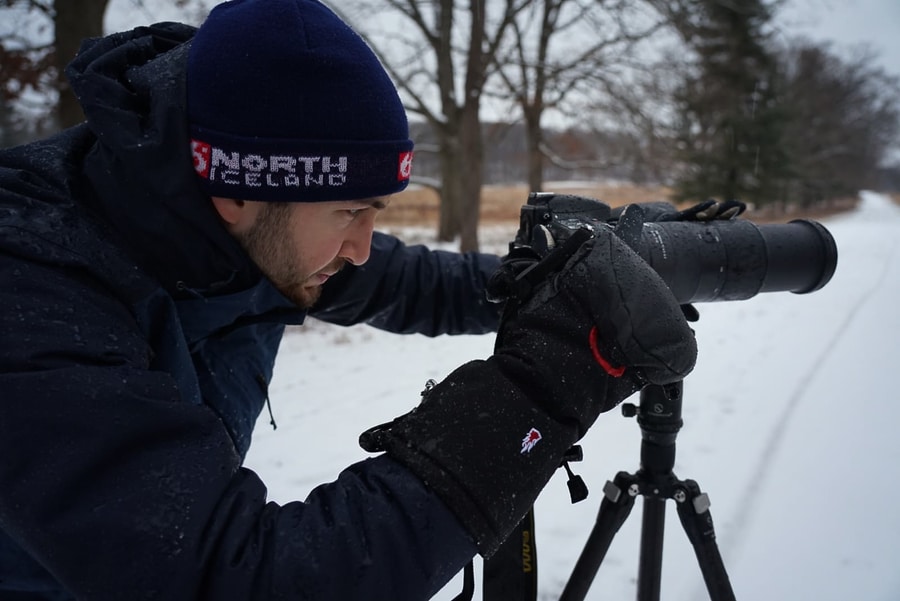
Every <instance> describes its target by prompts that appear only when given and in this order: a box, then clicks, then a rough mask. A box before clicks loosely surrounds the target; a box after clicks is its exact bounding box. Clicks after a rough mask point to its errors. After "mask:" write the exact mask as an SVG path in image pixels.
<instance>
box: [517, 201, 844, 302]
mask: <svg viewBox="0 0 900 601" xmlns="http://www.w3.org/2000/svg"><path fill="white" fill-rule="evenodd" d="M611 222H612V213H611V210H610V207H609V206H608V205H606V204H604V203H602V202H600V201H598V200H594V199H592V198H586V197H582V196H572V195H565V194H552V193H544V192H539V193H533V194H531V195H529V197H528V202H527V204H526V205H524V206H523V207H522V210H521V213H520V224H519V231H518V233H517V234H516V239H515V240H514V241H513V242H512V243H511V244H510V251H511V252H512V251H513V249H515V248H522V247H527V248H530V249H531V251H533V252H534V254H536V255H537V256H539V257H542V256H545V255H546V254H547V252H549V247H550V246H551V245H552V246H557V245H559V244H561V243H564V242H565V241H566V240H567V239H568V238H569V237H571V236H572V234H573V233H575V232H577V231H578V230H581V229H585V228H587V229H590V230H592V231H593V232H594V235H596V233H597V231H598V229H599V228H609V227H612V226H611V225H610V223H611ZM540 232H547V233H548V234H549V238H550V239H549V240H547V239H546V238H547V236H544V235H542V234H540ZM635 242H636V243H634V242H633V243H632V244H633V246H635V248H634V250H635V251H637V252H638V254H640V256H641V258H642V259H644V261H646V262H647V263H648V264H649V265H650V266H651V267H652V268H653V269H654V271H656V272H657V273H658V274H659V275H660V277H662V279H663V281H664V282H665V283H666V285H667V286H668V287H669V288H670V289H671V290H672V292H673V294H674V295H675V298H676V299H677V300H678V301H679V302H681V303H682V304H688V303H697V302H713V301H733V300H745V299H748V298H751V297H753V296H756V295H757V294H759V293H761V292H794V293H797V294H805V293H808V292H813V291H815V290H819V289H820V288H822V287H823V286H824V285H825V284H827V283H828V282H829V281H830V280H831V277H832V276H833V275H834V271H835V268H836V267H837V254H838V253H837V245H836V244H835V241H834V238H833V237H832V235H831V233H830V232H829V231H828V230H827V229H825V227H824V226H823V225H822V224H820V223H818V222H816V221H810V220H807V219H798V220H795V221H791V222H789V223H783V224H764V225H757V224H755V223H753V222H751V221H748V220H746V219H728V220H720V221H715V220H714V221H651V222H648V223H644V224H643V227H642V230H641V235H640V239H639V240H636V241H635Z"/></svg>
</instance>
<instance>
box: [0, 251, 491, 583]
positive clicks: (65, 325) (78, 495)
mask: <svg viewBox="0 0 900 601" xmlns="http://www.w3.org/2000/svg"><path fill="white" fill-rule="evenodd" d="M73 271H74V270H67V271H65V272H64V271H62V270H59V269H55V268H52V267H46V266H43V265H38V264H35V263H26V262H21V261H12V260H10V259H9V257H4V256H0V282H2V285H0V306H2V307H3V311H2V312H0V530H2V531H3V533H5V535H6V537H8V538H9V539H10V540H11V541H12V542H13V543H15V544H16V545H18V547H20V548H21V549H22V550H23V551H24V553H26V554H27V555H29V556H30V557H31V558H33V559H34V560H36V562H37V563H39V564H40V565H42V566H43V568H45V569H46V571H47V572H49V574H50V575H52V577H53V578H54V579H55V580H56V581H58V582H59V583H61V585H62V586H63V587H64V588H65V589H67V590H68V591H69V592H70V593H72V594H73V595H74V596H75V597H77V598H84V599H92V600H106V599H135V598H154V599H166V600H181V599H217V600H221V599H248V600H250V599H413V598H427V597H428V596H430V595H431V594H433V593H434V592H435V591H437V590H438V589H439V588H440V587H441V586H442V585H443V584H444V583H445V582H447V581H448V580H449V579H450V578H451V576H452V575H453V574H455V573H456V572H457V571H458V570H459V569H461V568H462V566H463V565H464V564H465V563H466V562H467V561H468V560H469V559H470V558H471V557H472V556H473V554H474V552H475V549H474V545H473V544H472V543H471V541H470V540H469V539H468V537H467V536H466V535H465V533H464V531H463V530H462V528H461V527H460V525H459V524H458V523H457V521H456V520H455V519H454V518H453V517H452V515H451V514H450V513H449V511H448V510H447V509H446V507H445V506H444V505H442V504H441V502H440V501H439V500H438V499H437V498H436V497H435V496H434V495H433V494H432V493H431V492H430V491H429V490H428V489H427V488H426V487H425V486H424V485H423V484H422V483H421V482H420V481H419V480H418V479H416V478H415V477H413V476H412V475H411V474H410V473H409V472H408V471H406V470H405V469H404V468H402V467H400V466H399V465H398V464H396V463H394V462H393V461H392V460H390V459H388V458H386V457H379V458H376V459H371V460H368V461H364V462H361V463H359V464H356V465H353V466H350V467H349V468H347V469H346V470H345V471H344V472H342V473H341V474H340V475H339V477H338V478H337V479H336V480H335V481H334V482H332V483H330V484H325V485H322V486H321V487H319V488H317V489H315V490H314V491H313V492H312V493H311V494H310V496H309V497H308V498H307V499H306V500H305V501H303V502H299V501H298V502H292V503H287V504H285V505H277V504H275V503H267V502H266V489H265V486H264V485H263V483H262V482H261V481H260V480H259V478H258V477H257V476H256V475H255V474H254V473H252V472H251V471H248V470H246V469H243V468H241V467H240V459H239V456H238V454H237V453H236V452H235V449H234V447H233V445H232V442H231V440H230V438H229V436H228V434H227V433H226V430H225V427H224V426H223V424H222V422H221V421H220V420H219V419H218V418H217V417H216V416H215V414H214V413H213V412H212V411H211V410H210V409H209V408H208V407H206V406H204V405H200V404H192V403H189V402H186V401H185V400H184V399H182V398H181V396H180V393H179V388H178V384H177V383H176V381H175V380H174V379H173V378H172V377H171V376H170V375H169V374H168V373H166V372H163V371H155V370H152V369H150V368H149V366H150V360H151V355H152V353H151V349H150V348H148V346H147V344H146V342H145V341H144V339H143V338H142V337H141V335H140V334H139V332H138V328H136V326H135V322H134V318H133V316H132V315H131V313H130V312H129V311H128V310H127V309H126V308H125V307H124V305H122V304H121V303H119V302H118V301H116V300H115V299H113V298H111V297H110V296H109V294H108V293H107V292H106V291H105V290H104V289H103V288H102V287H101V286H100V285H98V284H96V283H95V282H93V281H91V280H90V279H88V278H87V277H84V276H79V275H77V273H73ZM0 547H2V546H0ZM3 565H4V562H3V561H2V560H0V572H2V571H3ZM7 565H9V564H7ZM8 576H9V575H4V574H2V573H0V590H2V587H3V583H4V582H13V581H15V579H14V578H10V577H8ZM13 576H14V575H13Z"/></svg>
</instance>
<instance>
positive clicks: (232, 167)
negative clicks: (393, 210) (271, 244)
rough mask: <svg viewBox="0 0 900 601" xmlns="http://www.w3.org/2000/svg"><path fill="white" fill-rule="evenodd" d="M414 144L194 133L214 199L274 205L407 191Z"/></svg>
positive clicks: (200, 171) (200, 170) (197, 159)
mask: <svg viewBox="0 0 900 601" xmlns="http://www.w3.org/2000/svg"><path fill="white" fill-rule="evenodd" d="M412 148H413V144H412V142H411V141H410V140H396V141H377V142H375V141H359V140H285V139H277V138H249V137H242V136H235V135H234V134H221V133H219V132H216V131H214V130H210V129H205V128H201V127H196V126H193V127H191V151H192V154H193V157H194V169H195V170H196V171H197V175H199V176H200V184H201V187H202V188H203V189H204V190H205V191H206V192H207V193H208V194H209V195H210V196H221V197H224V198H241V199H244V200H261V201H271V202H286V201H297V202H315V201H327V200H358V199H363V198H371V197H376V196H388V195H390V194H395V193H397V192H401V191H402V190H404V189H406V187H407V185H408V184H409V176H410V171H411V169H412V155H413V153H412Z"/></svg>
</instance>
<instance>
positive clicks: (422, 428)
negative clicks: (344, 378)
mask: <svg viewBox="0 0 900 601" xmlns="http://www.w3.org/2000/svg"><path fill="white" fill-rule="evenodd" d="M463 383H464V385H463ZM364 436H365V437H366V442H367V446H366V448H367V449H368V450H383V451H385V452H386V453H387V454H388V455H389V456H391V457H392V458H393V459H394V460H396V461H397V462H399V463H401V464H402V465H404V466H405V467H406V468H407V469H409V470H410V471H411V472H413V473H414V474H416V476H418V477H419V478H421V479H422V481H423V482H425V484H426V485H427V486H428V487H429V488H431V489H432V490H434V491H435V493H436V494H437V495H438V496H439V497H440V498H441V499H442V500H443V501H444V503H445V504H446V505H447V506H448V507H449V508H450V510H451V511H452V512H453V513H454V514H455V515H456V516H457V518H458V519H459V521H460V523H461V524H462V525H463V527H464V528H465V529H466V530H467V531H468V533H469V534H470V536H471V537H472V538H473V540H474V541H475V544H476V545H477V547H478V552H479V554H481V555H482V556H483V557H490V556H491V555H492V554H493V553H494V552H495V551H496V550H497V548H498V547H499V546H500V544H501V543H502V542H503V541H504V540H505V539H506V537H507V536H508V535H509V534H510V532H512V530H513V529H514V528H515V527H516V525H517V524H518V523H519V522H520V521H521V520H522V518H523V517H524V516H525V514H526V513H527V512H528V510H529V509H530V508H531V506H532V505H533V504H534V501H535V499H536V498H537V496H538V494H539V493H540V491H541V489H542V488H543V487H544V486H545V485H546V483H547V481H548V480H549V479H550V477H551V476H552V475H553V473H554V472H555V471H556V469H557V468H558V467H559V466H560V463H561V461H562V458H563V456H564V454H565V452H566V451H567V450H568V449H569V448H571V446H572V445H573V444H574V443H575V442H576V441H577V439H578V428H577V425H576V424H575V423H563V422H560V421H557V420H555V419H553V418H552V417H550V416H549V415H548V414H547V412H546V411H544V410H543V409H542V408H541V407H539V406H538V405H536V404H535V403H534V402H533V401H532V400H531V399H530V398H529V396H528V395H526V394H524V393H523V392H522V391H521V390H520V389H519V388H517V387H516V386H515V385H514V384H513V383H511V382H510V381H509V380H508V379H506V378H505V377H504V376H503V374H502V372H501V370H500V369H499V367H498V365H497V360H496V358H495V357H492V358H490V359H488V360H487V361H474V362H471V363H467V364H465V365H463V366H462V367H460V368H459V369H457V370H456V371H454V372H453V373H452V374H450V376H448V377H447V379H445V380H444V381H443V382H441V383H440V384H438V385H437V386H435V387H434V388H433V389H431V390H430V391H428V392H426V393H425V395H424V398H423V400H422V403H421V404H420V405H419V407H417V408H416V409H414V410H413V411H412V412H410V413H408V414H407V415H405V416H403V417H401V418H398V419H397V420H394V421H393V422H392V423H390V424H388V425H387V426H382V427H380V429H378V430H377V431H376V432H374V433H373V432H372V431H370V432H368V433H366V434H365V435H364ZM373 440H375V441H377V446H376V447H375V448H373V446H372V444H371V443H372V441H373Z"/></svg>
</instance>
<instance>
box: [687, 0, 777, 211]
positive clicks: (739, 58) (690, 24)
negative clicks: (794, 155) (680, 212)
mask: <svg viewBox="0 0 900 601" xmlns="http://www.w3.org/2000/svg"><path fill="white" fill-rule="evenodd" d="M771 18H772V9H771V7H770V6H769V5H767V4H766V3H765V2H763V1H762V0H734V1H733V2H727V3H726V2H721V1H717V0H685V2H683V3H681V4H680V5H679V8H678V10H677V11H676V12H675V14H674V21H675V24H676V27H677V29H678V30H679V32H680V33H681V35H682V36H683V37H684V39H685V41H686V42H687V44H688V46H689V47H690V48H691V49H692V51H693V52H694V53H695V55H696V61H695V64H694V68H693V69H692V72H691V73H690V74H689V75H688V76H687V77H686V78H685V81H684V83H683V85H682V86H681V89H680V91H679V93H677V95H676V106H677V111H678V136H677V137H678V140H677V142H678V144H677V148H678V155H679V156H678V158H679V159H680V162H681V163H682V164H683V165H684V171H683V172H682V173H681V174H680V176H679V178H678V181H677V183H676V195H677V197H678V198H679V199H681V200H701V199H703V198H707V197H717V198H720V199H722V200H727V199H738V200H743V201H747V202H754V203H757V204H764V203H766V202H768V201H770V200H772V199H774V198H775V196H776V193H777V190H776V185H777V181H778V180H779V179H781V173H782V171H783V170H784V169H785V168H786V162H785V157H784V155H783V151H782V144H781V141H782V134H781V132H782V128H783V126H784V116H783V114H782V112H781V109H780V108H779V106H778V103H777V101H776V96H777V95H776V81H777V77H776V71H777V69H776V62H775V60H774V59H773V57H772V56H771V55H770V53H769V51H768V50H767V43H768V39H767V33H766V28H767V25H768V24H769V21H770V20H771Z"/></svg>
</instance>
